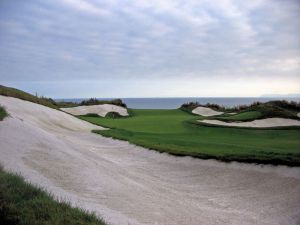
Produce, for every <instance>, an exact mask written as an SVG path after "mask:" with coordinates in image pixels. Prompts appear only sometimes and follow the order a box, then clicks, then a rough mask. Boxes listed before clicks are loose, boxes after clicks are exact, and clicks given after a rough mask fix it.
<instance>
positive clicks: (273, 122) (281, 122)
mask: <svg viewBox="0 0 300 225" xmlns="http://www.w3.org/2000/svg"><path fill="white" fill-rule="evenodd" d="M199 122H201V123H208V124H214V125H222V126H230V127H257V128H259V127H261V128H263V127H265V128H266V127H285V126H300V121H299V120H293V119H285V118H267V119H259V120H253V121H250V122H223V121H220V120H199Z"/></svg>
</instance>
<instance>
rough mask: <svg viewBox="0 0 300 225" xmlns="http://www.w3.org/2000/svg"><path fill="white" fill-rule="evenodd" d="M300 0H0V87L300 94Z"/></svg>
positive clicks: (51, 92) (106, 93)
mask: <svg viewBox="0 0 300 225" xmlns="http://www.w3.org/2000/svg"><path fill="white" fill-rule="evenodd" d="M299 17H300V1H299V0H284V1H283V0H251V1H241V0H215V1H213V0H172V1H171V0H149V1H146V0H104V1H102V0H26V1H23V0H0V84H3V85H7V86H12V87H16V88H20V89H22V90H25V91H28V92H30V93H38V95H44V96H47V97H53V98H78V97H99V98H101V97H103V98H110V97H186V96H194V97H246V96H254V97H255V96H261V95H263V94H294V93H300V38H299V37H300V20H299Z"/></svg>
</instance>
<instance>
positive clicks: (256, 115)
mask: <svg viewBox="0 0 300 225" xmlns="http://www.w3.org/2000/svg"><path fill="white" fill-rule="evenodd" d="M262 117H263V114H262V113H261V112H259V111H248V112H241V113H238V114H235V115H228V114H227V115H225V116H215V117H211V118H215V119H218V120H221V121H224V122H234V121H243V122H245V121H252V120H256V119H260V118H262Z"/></svg>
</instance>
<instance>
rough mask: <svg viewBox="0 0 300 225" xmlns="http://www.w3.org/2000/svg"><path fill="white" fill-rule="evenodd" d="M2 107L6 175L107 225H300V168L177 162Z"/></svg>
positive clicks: (7, 101) (11, 105) (17, 106)
mask: <svg viewBox="0 0 300 225" xmlns="http://www.w3.org/2000/svg"><path fill="white" fill-rule="evenodd" d="M0 104H1V105H4V106H5V107H6V109H7V111H8V112H9V113H10V116H9V117H8V118H6V119H5V120H4V121H1V122H0V144H1V146H0V162H1V164H2V165H4V168H5V169H7V170H12V171H15V172H20V173H21V174H22V175H23V176H24V177H25V178H26V179H27V180H29V181H31V182H32V183H34V184H39V185H40V186H42V187H44V188H45V189H46V190H48V191H50V192H52V193H53V194H54V195H55V196H56V197H60V198H64V199H67V200H68V201H70V202H71V203H72V204H74V205H78V206H80V207H82V208H84V209H87V210H92V211H95V212H96V213H97V214H98V215H102V216H103V217H104V218H105V219H106V220H107V221H108V222H110V223H111V224H117V225H119V224H120V225H121V224H122V225H123V224H137V225H139V224H160V225H175V224H176V225H177V224H182V225H187V224H188V225H199V224H201V225H211V224H219V225H221V224H231V225H240V224H243V225H250V224H251V225H253V224H260V225H266V224H272V225H282V224H289V225H296V224H299V222H300V195H299V193H300V168H288V167H284V166H279V167H275V166H257V165H247V164H242V163H228V164H227V163H220V162H216V161H214V160H199V159H193V158H190V157H180V158H178V157H175V156H170V155H166V154H160V153H158V152H155V151H149V150H146V149H144V148H141V147H137V146H133V145H131V144H129V143H127V142H124V141H116V140H112V139H110V138H104V137H101V136H99V135H96V134H93V133H90V130H91V129H94V128H96V127H95V126H93V125H91V124H88V123H86V122H83V121H80V120H78V119H77V118H74V117H72V116H71V115H68V114H65V113H63V112H60V111H57V110H53V109H50V108H46V107H44V106H41V105H36V104H34V103H31V102H26V101H22V100H18V99H14V98H8V97H3V96H0ZM98 129H101V128H98ZM199 138H201V137H199Z"/></svg>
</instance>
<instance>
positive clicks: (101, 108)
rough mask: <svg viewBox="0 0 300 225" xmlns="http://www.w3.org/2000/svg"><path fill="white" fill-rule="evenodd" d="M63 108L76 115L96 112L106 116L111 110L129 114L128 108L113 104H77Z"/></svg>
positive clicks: (122, 114)
mask: <svg viewBox="0 0 300 225" xmlns="http://www.w3.org/2000/svg"><path fill="white" fill-rule="evenodd" d="M61 110H63V111H65V112H68V113H70V114H72V115H76V116H78V115H86V114H88V113H95V114H98V115H99V116H102V117H105V116H106V114H107V113H109V112H117V113H119V114H120V115H121V116H128V112H127V109H126V108H124V107H121V106H117V105H112V104H103V105H89V106H77V107H72V108H61Z"/></svg>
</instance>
